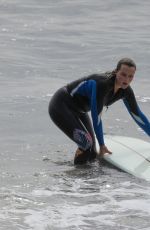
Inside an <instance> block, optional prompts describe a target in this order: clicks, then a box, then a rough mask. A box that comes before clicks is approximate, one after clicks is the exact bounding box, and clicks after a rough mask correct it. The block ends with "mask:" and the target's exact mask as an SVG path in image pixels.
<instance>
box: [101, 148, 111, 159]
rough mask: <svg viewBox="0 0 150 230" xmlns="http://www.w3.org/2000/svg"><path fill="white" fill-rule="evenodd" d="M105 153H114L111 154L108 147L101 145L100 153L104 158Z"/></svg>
mask: <svg viewBox="0 0 150 230" xmlns="http://www.w3.org/2000/svg"><path fill="white" fill-rule="evenodd" d="M105 153H109V154H112V152H111V151H110V150H108V148H107V146H106V145H101V146H100V151H99V155H100V157H103V155H104V154H105Z"/></svg>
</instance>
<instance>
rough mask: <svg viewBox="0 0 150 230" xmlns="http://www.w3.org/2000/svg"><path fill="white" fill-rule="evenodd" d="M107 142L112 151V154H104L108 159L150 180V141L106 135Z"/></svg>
mask: <svg viewBox="0 0 150 230" xmlns="http://www.w3.org/2000/svg"><path fill="white" fill-rule="evenodd" d="M105 144H106V146H107V147H108V149H110V150H111V151H112V154H111V155H110V154H105V155H104V159H105V160H106V161H108V162H109V163H111V164H112V165H114V166H116V167H118V168H119V169H122V170H123V171H125V172H128V173H130V174H132V175H134V176H136V177H139V178H143V179H145V180H148V181H150V143H148V142H146V141H143V140H140V139H136V138H131V137H123V136H105ZM97 149H99V145H98V142H97Z"/></svg>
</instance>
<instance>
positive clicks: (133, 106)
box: [123, 89, 150, 136]
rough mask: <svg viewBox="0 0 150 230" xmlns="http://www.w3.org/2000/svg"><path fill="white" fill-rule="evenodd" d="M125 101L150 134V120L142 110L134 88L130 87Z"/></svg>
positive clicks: (130, 111) (128, 108)
mask: <svg viewBox="0 0 150 230" xmlns="http://www.w3.org/2000/svg"><path fill="white" fill-rule="evenodd" d="M123 102H124V104H125V106H126V108H127V110H128V111H129V113H130V115H131V116H132V118H133V119H134V121H135V122H136V123H137V124H138V125H139V126H140V128H142V129H143V130H144V131H145V133H147V134H148V135H149V136H150V122H149V120H148V119H147V117H146V116H145V115H144V114H143V113H142V111H141V110H140V108H139V106H138V104H137V102H136V99H135V95H134V93H133V91H132V89H130V93H128V95H127V96H126V97H125V98H124V99H123Z"/></svg>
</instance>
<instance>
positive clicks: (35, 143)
mask: <svg viewBox="0 0 150 230" xmlns="http://www.w3.org/2000/svg"><path fill="white" fill-rule="evenodd" d="M149 12H150V2H149V1H146V0H143V1H140V0H127V1H119V0H116V1H113V0H106V1H100V0H93V1H90V0H76V1H72V0H55V1H54V0H49V1H48V0H43V1H39V0H26V1H23V0H13V1H11V0H1V1H0V53H1V55H0V82H1V84H0V95H1V96H0V106H1V109H0V146H1V148H0V149H1V150H0V229H2V230H25V229H30V230H31V229H33V230H58V229H59V230H60V229H64V230H92V229H102V230H103V229H106V230H107V229H108V230H116V229H123V230H128V229H129V230H133V229H136V230H137V229H140V230H141V229H144V230H148V229H150V218H149V217H150V183H149V182H147V181H144V180H141V179H138V178H135V177H134V176H131V175H129V174H127V173H124V172H121V171H119V170H117V169H115V168H113V167H110V166H109V165H107V164H104V163H102V162H99V161H96V162H94V163H91V164H89V165H86V166H80V167H75V166H74V165H73V158H74V152H75V150H76V146H75V144H74V143H72V142H71V141H70V140H69V139H68V138H67V137H66V136H65V135H64V134H63V133H62V132H61V131H60V130H58V128H57V127H56V126H55V125H54V124H53V123H52V122H51V120H50V119H49V116H48V103H49V101H50V99H51V97H52V95H53V93H54V92H55V90H56V89H58V88H59V87H61V86H63V85H64V84H66V83H67V82H70V81H72V80H75V79H77V78H79V77H82V76H85V75H88V74H91V73H96V72H101V71H106V70H112V69H113V68H115V65H116V63H117V61H118V60H119V59H120V58H122V57H125V56H128V57H131V58H133V59H134V60H135V62H136V64H137V72H136V76H135V79H134V81H133V83H132V86H133V89H134V91H135V94H136V98H137V101H138V104H139V106H140V107H141V110H142V111H143V112H144V113H145V114H146V115H147V117H148V118H149V119H150V117H149V114H150V93H149V86H150V78H149V72H150V67H149V60H150V49H149V47H150V29H149V28H150V14H149ZM103 123H104V131H105V133H106V134H112V135H123V136H132V137H137V138H140V139H143V140H146V141H149V137H147V136H146V135H145V134H144V133H143V131H141V130H140V129H139V128H138V126H136V125H135V123H134V122H133V121H132V119H131V118H130V116H129V115H128V112H127V111H126V109H125V108H124V106H123V104H122V102H117V103H116V104H114V105H112V106H111V107H110V108H109V109H108V110H107V111H106V112H104V113H103Z"/></svg>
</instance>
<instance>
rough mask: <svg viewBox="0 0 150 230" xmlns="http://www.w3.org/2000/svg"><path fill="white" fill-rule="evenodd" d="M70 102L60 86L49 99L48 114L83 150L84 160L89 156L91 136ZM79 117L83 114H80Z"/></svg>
mask: <svg viewBox="0 0 150 230" xmlns="http://www.w3.org/2000/svg"><path fill="white" fill-rule="evenodd" d="M72 103H73V102H72V99H71V98H70V96H69V95H68V93H67V92H66V90H65V89H64V88H62V89H60V90H58V91H57V92H56V94H55V95H54V96H53V98H52V99H51V102H50V105H49V114H50V117H51V119H52V120H53V121H54V123H55V124H56V125H57V126H58V127H59V128H60V129H61V130H62V131H63V132H64V133H65V134H66V135H67V136H68V137H69V138H71V139H72V140H73V141H74V142H76V143H77V145H78V147H79V148H80V149H81V150H82V151H84V152H85V154H84V161H86V160H88V158H89V154H88V151H89V150H91V149H92V146H93V138H92V136H91V134H90V132H89V130H88V129H87V127H86V126H85V124H84V122H83V118H82V121H81V119H80V113H78V112H77V111H75V110H74V109H73V108H72V107H73V106H72ZM81 117H83V116H82V115H81ZM78 163H79V162H78ZM82 163H83V162H82Z"/></svg>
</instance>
